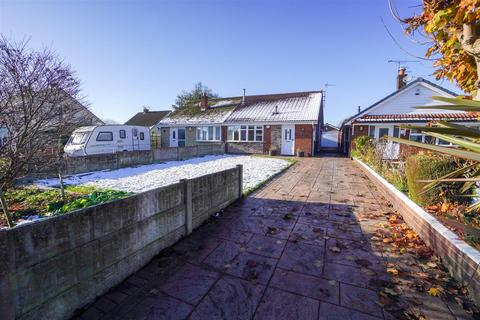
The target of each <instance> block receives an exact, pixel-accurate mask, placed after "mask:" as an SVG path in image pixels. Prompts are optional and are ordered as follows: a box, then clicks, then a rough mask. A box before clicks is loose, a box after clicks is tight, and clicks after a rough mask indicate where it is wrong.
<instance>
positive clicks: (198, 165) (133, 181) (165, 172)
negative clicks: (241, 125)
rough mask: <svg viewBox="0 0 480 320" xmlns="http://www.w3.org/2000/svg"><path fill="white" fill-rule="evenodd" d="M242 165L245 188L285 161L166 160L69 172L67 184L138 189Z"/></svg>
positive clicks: (45, 182) (55, 182)
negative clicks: (108, 168)
mask: <svg viewBox="0 0 480 320" xmlns="http://www.w3.org/2000/svg"><path fill="white" fill-rule="evenodd" d="M237 164H241V165H243V189H244V190H248V189H250V188H253V187H255V186H256V185H258V184H259V183H260V182H262V181H264V180H266V179H267V178H269V177H271V176H273V175H274V174H276V173H278V172H280V171H282V169H284V168H285V167H287V166H288V165H289V162H288V161H286V160H282V159H274V158H265V157H255V156H233V155H221V156H205V157H200V158H193V159H189V160H184V161H169V162H165V163H158V164H150V165H144V166H139V167H133V168H123V169H118V170H111V171H96V172H90V173H83V174H77V175H72V176H69V177H67V178H66V179H65V184H67V185H87V186H94V187H97V188H103V189H114V190H122V191H129V192H142V191H147V190H150V189H155V188H158V187H161V186H165V185H169V184H172V183H175V182H178V181H179V180H181V179H189V178H195V177H198V176H201V175H205V174H208V173H212V172H218V171H222V170H225V169H229V168H233V167H235V166H236V165H237ZM36 184H37V185H44V186H57V185H58V179H43V180H37V181H36Z"/></svg>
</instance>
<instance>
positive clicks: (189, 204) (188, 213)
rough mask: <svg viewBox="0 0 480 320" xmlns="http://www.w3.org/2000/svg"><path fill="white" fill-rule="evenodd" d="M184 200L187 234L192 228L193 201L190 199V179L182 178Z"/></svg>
mask: <svg viewBox="0 0 480 320" xmlns="http://www.w3.org/2000/svg"><path fill="white" fill-rule="evenodd" d="M180 181H181V182H183V186H184V187H183V188H184V189H183V190H184V194H185V197H184V200H185V234H186V235H189V234H190V233H192V230H193V201H192V180H189V179H182V180H180Z"/></svg>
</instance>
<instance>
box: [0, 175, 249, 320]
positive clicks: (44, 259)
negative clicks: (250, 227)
mask: <svg viewBox="0 0 480 320" xmlns="http://www.w3.org/2000/svg"><path fill="white" fill-rule="evenodd" d="M241 182H242V168H241V166H238V167H236V168H232V169H228V170H225V171H221V172H217V173H213V174H209V175H206V176H202V177H198V178H195V179H193V180H183V181H181V182H179V183H176V184H172V185H169V186H165V187H162V188H158V189H155V190H151V191H147V192H144V193H141V194H137V195H134V196H131V197H128V198H126V199H121V200H117V201H113V202H109V203H105V204H101V205H98V206H94V207H90V208H86V209H82V210H77V211H75V212H72V213H69V214H65V215H62V216H57V217H52V218H49V219H45V220H41V221H37V222H35V223H31V224H26V225H21V226H18V227H15V228H12V229H9V230H1V231H0V319H67V318H68V317H70V316H71V315H72V314H73V313H74V311H75V310H76V309H78V308H80V307H82V306H83V305H85V304H87V303H90V302H92V301H94V300H95V298H96V297H97V296H99V295H102V294H103V293H105V292H106V291H107V290H109V289H110V288H111V287H113V286H115V285H117V284H118V283H120V282H121V281H123V280H124V279H125V278H126V277H128V276H129V275H130V274H132V273H134V272H135V271H137V270H138V269H140V268H141V267H142V266H144V265H145V264H147V263H148V262H149V261H150V260H151V259H152V258H153V257H154V256H155V255H156V254H158V253H159V252H160V251H161V250H162V249H164V248H166V247H168V246H171V245H172V244H174V243H175V242H176V241H178V240H179V239H180V238H181V237H182V236H184V235H186V234H187V233H189V232H191V231H192V229H193V228H196V227H198V226H199V225H201V224H202V223H203V222H204V221H205V220H206V219H208V217H209V216H210V215H211V214H212V213H215V212H217V211H219V210H221V209H223V208H225V207H226V206H228V205H229V204H230V203H232V202H233V201H235V200H236V199H238V198H239V197H240V196H241V194H242V188H241V185H242V184H241Z"/></svg>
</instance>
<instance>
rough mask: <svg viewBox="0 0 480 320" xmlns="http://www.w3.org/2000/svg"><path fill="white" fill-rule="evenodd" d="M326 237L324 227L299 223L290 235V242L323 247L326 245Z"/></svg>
mask: <svg viewBox="0 0 480 320" xmlns="http://www.w3.org/2000/svg"><path fill="white" fill-rule="evenodd" d="M326 235H327V234H326V229H325V228H324V227H317V226H313V225H308V224H303V223H297V224H296V225H295V228H294V229H293V231H292V233H291V235H290V238H289V240H290V241H294V242H296V241H300V242H304V243H307V244H313V245H318V246H322V247H323V246H324V245H325V237H326Z"/></svg>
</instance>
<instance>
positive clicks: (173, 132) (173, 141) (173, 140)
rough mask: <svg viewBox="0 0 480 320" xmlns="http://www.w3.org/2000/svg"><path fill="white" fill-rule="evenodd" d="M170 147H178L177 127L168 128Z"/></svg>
mask: <svg viewBox="0 0 480 320" xmlns="http://www.w3.org/2000/svg"><path fill="white" fill-rule="evenodd" d="M170 147H174V148H176V147H178V128H170Z"/></svg>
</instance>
